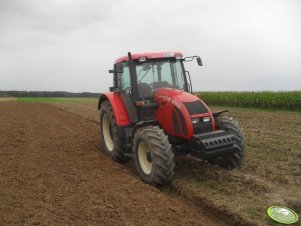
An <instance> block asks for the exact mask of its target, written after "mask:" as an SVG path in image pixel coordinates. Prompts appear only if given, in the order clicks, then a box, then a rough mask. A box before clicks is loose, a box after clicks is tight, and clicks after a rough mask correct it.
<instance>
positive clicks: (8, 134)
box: [0, 102, 225, 226]
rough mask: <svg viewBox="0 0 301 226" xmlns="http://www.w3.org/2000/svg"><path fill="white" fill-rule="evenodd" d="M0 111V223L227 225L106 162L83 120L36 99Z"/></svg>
mask: <svg viewBox="0 0 301 226" xmlns="http://www.w3.org/2000/svg"><path fill="white" fill-rule="evenodd" d="M0 115H1V117H0V225H12V224H14V225H20V224H30V225H32V224H47V225H48V224H53V225H58V224H75V225H87V224H94V225H95V224H97V225H209V226H210V225H225V223H223V222H220V221H219V220H217V219H216V220H212V219H211V218H210V217H209V216H207V215H206V212H205V211H206V210H201V209H200V207H198V206H196V205H194V204H192V203H191V202H189V201H187V200H185V199H182V198H180V197H176V196H171V195H168V194H165V193H162V192H160V191H159V190H157V189H155V188H153V187H151V186H148V185H146V184H144V183H143V182H141V180H140V179H139V178H138V177H137V176H136V175H135V174H134V173H133V172H131V171H130V170H129V169H128V168H127V167H125V166H122V165H120V164H117V163H115V162H113V161H111V160H110V159H109V158H108V157H106V156H105V155H104V154H102V153H101V152H100V151H99V139H98V128H97V125H96V124H94V123H91V122H90V121H88V120H86V119H83V118H80V117H77V116H75V115H71V114H68V113H67V112H65V111H60V110H58V109H56V108H54V107H52V106H50V105H47V104H38V103H13V102H11V103H9V102H7V103H0Z"/></svg>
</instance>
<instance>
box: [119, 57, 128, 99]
mask: <svg viewBox="0 0 301 226" xmlns="http://www.w3.org/2000/svg"><path fill="white" fill-rule="evenodd" d="M121 64H122V66H123V73H117V85H118V88H119V89H120V90H122V91H123V92H125V93H126V94H130V93H131V77H130V70H129V65H128V63H127V62H124V63H121Z"/></svg>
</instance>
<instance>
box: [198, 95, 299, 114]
mask: <svg viewBox="0 0 301 226" xmlns="http://www.w3.org/2000/svg"><path fill="white" fill-rule="evenodd" d="M196 94H197V95H198V96H199V97H200V98H201V99H202V100H203V101H205V102H206V103H207V104H208V105H219V106H229V107H252V108H264V109H278V110H293V111H301V91H279V92H273V91H261V92H230V91H229V92H210V91H206V92H196Z"/></svg>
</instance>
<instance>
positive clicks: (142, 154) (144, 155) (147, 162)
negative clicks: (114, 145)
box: [138, 142, 153, 175]
mask: <svg viewBox="0 0 301 226" xmlns="http://www.w3.org/2000/svg"><path fill="white" fill-rule="evenodd" d="M138 160H139V164H140V166H141V169H142V171H143V172H144V173H145V174H147V175H149V174H150V173H151V171H152V165H153V164H152V160H151V157H150V152H149V150H148V147H147V145H146V144H145V143H144V142H140V144H139V145H138Z"/></svg>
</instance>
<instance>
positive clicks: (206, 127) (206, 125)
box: [192, 118, 212, 134]
mask: <svg viewBox="0 0 301 226" xmlns="http://www.w3.org/2000/svg"><path fill="white" fill-rule="evenodd" d="M192 125H193V132H194V134H200V133H207V132H210V131H211V130H212V124H211V121H209V122H203V121H202V118H201V119H200V122H199V123H197V124H192Z"/></svg>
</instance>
